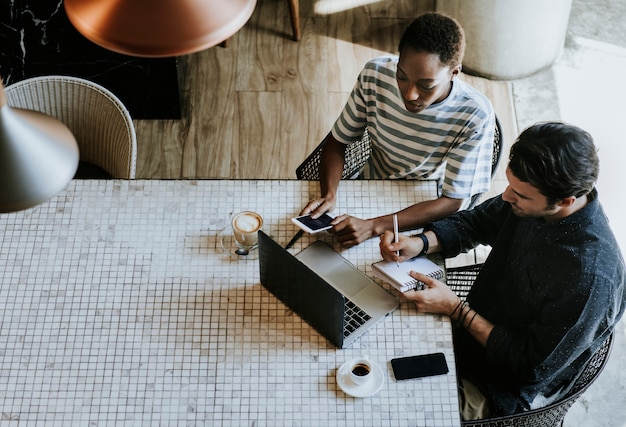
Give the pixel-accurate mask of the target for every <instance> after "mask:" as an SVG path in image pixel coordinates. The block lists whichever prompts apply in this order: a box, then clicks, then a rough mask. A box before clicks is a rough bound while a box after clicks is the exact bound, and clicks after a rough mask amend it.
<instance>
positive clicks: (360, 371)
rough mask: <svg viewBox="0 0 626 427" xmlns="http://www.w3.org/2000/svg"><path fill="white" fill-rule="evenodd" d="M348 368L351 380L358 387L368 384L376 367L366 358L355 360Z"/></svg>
mask: <svg viewBox="0 0 626 427" xmlns="http://www.w3.org/2000/svg"><path fill="white" fill-rule="evenodd" d="M348 368H349V369H350V372H349V375H350V379H351V380H352V382H353V383H354V384H356V385H363V384H366V383H367V382H369V381H370V380H371V379H372V377H373V373H372V371H373V369H374V367H373V366H372V363H371V362H370V361H369V360H368V359H366V358H360V359H355V360H354V361H353V362H352V363H351V364H350V366H349V367H348Z"/></svg>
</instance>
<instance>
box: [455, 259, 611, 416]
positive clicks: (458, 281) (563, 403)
mask: <svg viewBox="0 0 626 427" xmlns="http://www.w3.org/2000/svg"><path fill="white" fill-rule="evenodd" d="M481 268H482V264H475V265H470V266H466V267H455V268H448V269H447V270H446V283H447V284H448V286H449V287H450V288H451V289H452V290H453V291H455V292H456V293H457V295H458V296H459V297H460V298H461V299H465V298H466V296H467V293H468V292H469V290H470V289H471V287H472V284H473V283H474V280H475V279H476V277H477V276H478V272H479V271H480V269H481ZM612 345H613V334H612V333H611V335H609V337H608V338H607V339H606V341H605V342H604V343H603V344H602V346H601V347H600V348H599V349H598V350H597V351H596V352H595V354H594V355H593V357H592V358H591V360H589V362H588V363H587V365H586V366H585V368H584V369H583V372H582V374H581V375H580V377H579V378H578V379H577V380H576V382H575V383H574V386H573V387H572V389H571V390H570V391H569V393H567V394H566V395H565V396H564V397H563V398H562V399H561V400H559V401H558V402H555V403H553V404H551V405H548V406H546V407H543V408H538V409H533V410H531V411H527V412H522V413H519V414H514V415H508V416H504V417H497V418H488V419H482V420H474V421H463V422H462V426H463V427H505V426H515V427H555V426H562V425H563V419H564V418H565V415H566V414H567V411H568V410H569V408H570V407H571V406H572V405H573V404H574V402H575V401H576V400H577V399H578V398H579V397H580V395H581V394H583V393H584V392H585V390H587V388H588V387H589V386H590V385H591V384H592V383H593V382H594V381H595V380H596V378H598V376H599V375H600V373H601V372H602V370H603V369H604V366H605V365H606V362H607V360H608V359H609V355H610V353H611V346H612Z"/></svg>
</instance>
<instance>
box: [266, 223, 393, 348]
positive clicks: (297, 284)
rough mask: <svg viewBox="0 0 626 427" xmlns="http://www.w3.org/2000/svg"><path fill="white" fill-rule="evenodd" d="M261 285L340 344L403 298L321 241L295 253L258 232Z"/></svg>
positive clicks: (334, 342)
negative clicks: (393, 294) (398, 298)
mask: <svg viewBox="0 0 626 427" xmlns="http://www.w3.org/2000/svg"><path fill="white" fill-rule="evenodd" d="M258 250H259V268H260V273H261V284H262V285H263V287H265V288H266V289H267V290H268V291H270V292H271V293H272V294H274V296H276V297H277V298H278V299H279V300H281V301H282V302H283V303H284V304H285V305H286V306H288V307H289V308H290V309H291V310H293V311H294V312H295V313H296V314H298V315H299V316H300V317H301V318H302V320H304V321H305V322H307V323H308V324H309V325H311V326H312V327H313V328H314V329H316V330H317V331H318V332H319V333H320V334H322V335H323V336H324V337H326V339H328V340H329V341H330V342H331V343H333V344H334V345H335V346H337V347H339V348H345V347H347V346H349V345H350V344H352V343H353V342H354V340H356V339H357V338H358V337H359V336H361V335H362V334H363V333H365V332H366V331H367V330H368V329H369V328H370V327H371V326H372V325H374V324H375V323H376V322H378V321H379V320H380V319H382V318H384V317H385V316H387V315H388V314H389V313H391V312H392V311H393V310H395V309H396V308H397V307H398V305H399V303H398V300H397V299H396V298H395V297H394V296H392V295H391V294H389V293H388V292H387V291H385V290H384V289H383V288H382V287H380V286H379V285H378V284H377V283H376V282H374V281H373V280H372V279H371V278H369V277H367V276H366V275H365V274H363V273H362V272H361V271H360V270H358V269H357V268H356V267H355V266H354V265H353V264H352V263H350V261H348V260H347V259H345V258H344V257H343V256H341V254H339V253H337V252H336V251H335V250H334V249H333V248H332V247H330V246H329V245H328V244H326V243H324V242H322V241H319V240H318V241H316V242H314V243H313V244H311V245H310V246H309V247H307V248H305V249H303V250H302V251H301V252H300V253H298V254H297V255H296V256H293V255H291V254H290V253H289V252H288V251H287V250H286V249H284V248H283V247H282V246H281V245H279V244H278V243H277V242H276V241H274V240H273V239H272V238H271V237H269V236H268V235H267V234H265V233H264V232H263V231H259V248H258Z"/></svg>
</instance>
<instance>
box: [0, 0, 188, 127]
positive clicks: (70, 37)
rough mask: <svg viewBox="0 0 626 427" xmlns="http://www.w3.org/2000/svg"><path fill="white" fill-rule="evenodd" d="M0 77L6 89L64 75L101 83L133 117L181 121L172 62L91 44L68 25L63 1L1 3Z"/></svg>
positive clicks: (35, 0) (12, 0) (174, 67)
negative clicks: (50, 76)
mask: <svg viewBox="0 0 626 427" xmlns="http://www.w3.org/2000/svg"><path fill="white" fill-rule="evenodd" d="M0 42H1V45H2V49H0V76H1V77H2V78H3V79H4V82H5V85H9V84H11V83H15V82H18V81H20V80H23V79H25V78H28V77H35V76H41V75H51V74H62V75H70V76H75V77H82V78H85V79H88V80H92V81H94V82H96V83H99V84H101V85H102V86H104V87H106V88H107V89H109V90H111V91H112V92H113V93H115V94H116V95H117V96H118V97H119V98H120V99H121V100H122V102H124V104H125V105H126V107H127V108H128V109H129V111H130V113H131V116H132V117H133V118H134V119H179V118H180V115H181V110H180V105H179V96H178V75H177V61H176V58H160V59H152V58H138V57H132V56H127V55H121V54H118V53H115V52H111V51H109V50H107V49H104V48H101V47H100V46H98V45H96V44H94V43H92V42H90V41H89V40H87V39H86V38H85V37H83V36H82V35H81V34H80V33H78V31H76V30H75V29H74V27H73V26H72V24H71V23H70V22H69V20H68V18H67V16H66V14H65V9H64V7H63V1H62V0H52V1H40V0H10V1H6V2H0Z"/></svg>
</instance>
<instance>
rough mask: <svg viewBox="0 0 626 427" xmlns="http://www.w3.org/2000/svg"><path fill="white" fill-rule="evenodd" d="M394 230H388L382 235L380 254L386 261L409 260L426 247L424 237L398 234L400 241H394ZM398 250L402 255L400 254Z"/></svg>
mask: <svg viewBox="0 0 626 427" xmlns="http://www.w3.org/2000/svg"><path fill="white" fill-rule="evenodd" d="M394 238H395V236H394V234H393V231H390V230H387V231H385V232H384V233H383V234H382V235H381V236H380V243H379V247H380V254H381V255H382V257H383V259H384V260H385V261H393V262H404V261H406V260H409V259H411V258H413V257H415V256H417V254H419V253H420V252H422V249H424V243H423V242H422V239H416V238H413V237H408V236H405V235H403V234H400V235H399V236H398V243H394ZM398 251H399V252H400V256H398Z"/></svg>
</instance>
